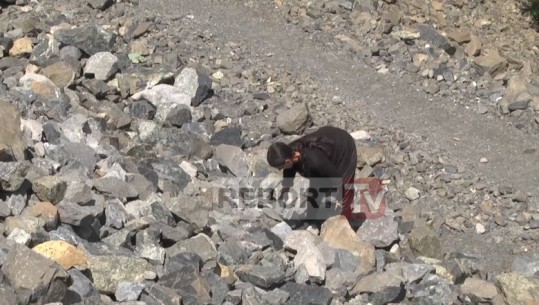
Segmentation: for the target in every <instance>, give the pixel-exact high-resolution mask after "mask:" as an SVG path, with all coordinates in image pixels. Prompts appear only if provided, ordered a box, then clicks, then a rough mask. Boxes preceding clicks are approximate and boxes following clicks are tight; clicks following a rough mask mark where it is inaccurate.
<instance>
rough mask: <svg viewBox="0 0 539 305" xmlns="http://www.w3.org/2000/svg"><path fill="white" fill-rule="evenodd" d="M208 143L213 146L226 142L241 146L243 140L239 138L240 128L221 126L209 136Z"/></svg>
mask: <svg viewBox="0 0 539 305" xmlns="http://www.w3.org/2000/svg"><path fill="white" fill-rule="evenodd" d="M210 144H211V145H214V146H217V145H219V144H228V145H234V146H239V147H241V146H242V144H243V140H242V138H241V128H239V127H226V128H223V129H222V130H220V131H218V132H216V133H215V134H214V135H213V136H212V137H211V140H210Z"/></svg>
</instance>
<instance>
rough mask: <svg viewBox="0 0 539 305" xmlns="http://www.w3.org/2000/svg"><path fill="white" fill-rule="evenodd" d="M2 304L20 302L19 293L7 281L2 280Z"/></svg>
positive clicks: (10, 304)
mask: <svg viewBox="0 0 539 305" xmlns="http://www.w3.org/2000/svg"><path fill="white" fill-rule="evenodd" d="M0 295H1V296H2V297H1V298H0V305H14V304H18V299H17V294H16V293H15V290H14V289H13V287H11V286H9V285H8V284H7V283H1V282H0Z"/></svg>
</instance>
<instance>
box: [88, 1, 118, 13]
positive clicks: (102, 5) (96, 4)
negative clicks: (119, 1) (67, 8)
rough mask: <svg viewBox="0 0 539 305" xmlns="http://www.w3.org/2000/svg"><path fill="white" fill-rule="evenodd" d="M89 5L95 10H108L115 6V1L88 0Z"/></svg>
mask: <svg viewBox="0 0 539 305" xmlns="http://www.w3.org/2000/svg"><path fill="white" fill-rule="evenodd" d="M87 1H88V4H89V5H90V6H91V7H92V8H95V9H98V10H102V11H103V10H106V9H107V8H109V7H110V6H111V5H112V4H114V1H113V0H87Z"/></svg>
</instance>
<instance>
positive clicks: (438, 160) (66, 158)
mask: <svg viewBox="0 0 539 305" xmlns="http://www.w3.org/2000/svg"><path fill="white" fill-rule="evenodd" d="M53 6H54V7H53ZM339 7H340V6H338V7H337V6H336V7H335V8H339ZM135 11H136V1H132V2H130V1H121V2H114V1H95V0H91V1H86V0H85V1H57V2H56V1H55V2H54V3H52V2H46V1H43V3H37V2H30V1H16V3H15V4H12V5H7V6H5V7H4V8H3V9H2V13H1V15H0V27H1V28H2V30H3V31H2V32H3V36H2V37H0V42H1V43H0V45H1V47H2V48H3V50H2V51H1V52H0V54H1V55H2V58H0V71H1V73H0V79H1V80H2V82H1V84H0V121H1V124H0V191H1V193H0V232H2V234H1V235H0V271H1V272H0V292H1V293H0V295H2V298H0V304H10V305H11V304H151V305H153V304H226V305H232V304H276V305H277V304H290V305H292V304H324V305H327V304H333V305H337V304H349V305H352V304H368V303H371V304H387V303H408V304H476V303H478V302H485V303H490V304H503V303H504V302H505V303H506V304H527V305H529V304H534V303H533V302H535V301H536V300H537V299H538V298H539V296H538V294H537V291H539V267H538V265H539V257H538V256H534V255H527V254H525V253H524V252H533V251H534V250H535V249H534V247H536V246H537V241H539V234H538V232H539V231H538V230H537V229H538V228H539V224H538V221H539V214H538V212H539V210H536V208H535V207H534V205H533V201H532V198H529V197H528V195H527V194H526V193H524V192H522V191H520V190H518V189H514V188H513V187H512V186H511V185H495V186H492V185H488V183H486V182H484V181H483V180H482V179H480V178H479V177H476V176H474V174H473V173H469V172H467V171H466V169H465V168H462V167H461V166H460V165H459V164H458V162H456V161H453V160H449V159H448V158H446V157H445V156H444V155H443V153H442V152H437V151H433V150H432V148H429V147H427V146H425V145H424V144H423V143H422V142H421V139H420V138H417V137H414V136H412V135H406V134H403V133H401V132H396V131H393V130H385V129H383V128H381V127H376V126H369V124H368V122H365V125H363V126H354V127H353V129H354V130H353V131H354V132H353V135H354V137H355V138H356V140H357V143H358V149H359V151H360V159H359V160H358V161H359V167H358V176H359V177H377V178H379V179H381V180H384V181H386V182H388V185H387V186H388V188H389V190H390V192H389V193H388V198H387V202H388V204H389V206H388V211H387V213H386V214H384V215H383V217H380V218H378V219H370V220H368V221H366V222H365V223H364V224H363V225H362V226H361V227H360V228H359V229H357V230H355V228H352V227H351V226H350V224H349V223H348V222H347V221H345V220H344V219H343V218H341V217H339V216H334V217H331V218H329V219H327V220H326V221H325V222H324V223H323V224H322V225H321V226H320V227H319V228H318V227H316V226H301V225H300V226H296V225H295V224H294V223H293V222H290V221H288V219H286V217H285V216H286V215H283V214H282V213H280V211H279V210H278V209H273V208H272V203H271V202H270V201H269V200H267V201H263V202H262V203H261V204H260V205H255V206H249V205H247V207H245V206H242V205H241V204H240V203H239V202H237V201H235V200H216V189H217V191H218V190H219V189H218V188H219V187H220V186H219V185H220V183H224V185H223V186H222V187H224V188H234V187H235V186H234V185H233V184H234V183H237V182H238V181H241V182H242V183H247V185H250V186H253V187H258V186H260V185H257V183H263V184H265V185H270V186H274V187H275V186H276V185H278V182H279V173H278V172H275V171H274V170H273V169H271V168H269V167H268V166H267V164H266V162H265V149H266V147H267V145H269V143H271V142H272V141H274V140H276V139H283V140H289V139H292V138H294V137H296V136H299V135H300V134H303V133H305V132H308V131H309V130H312V129H313V128H316V127H317V126H320V125H323V124H325V123H326V122H328V121H336V120H334V118H339V119H340V120H339V121H340V122H341V123H342V124H343V125H345V126H342V127H350V124H352V123H350V122H352V120H350V118H349V117H346V116H342V117H340V114H339V113H338V112H335V111H331V108H334V107H335V104H338V98H337V97H335V98H332V97H327V96H324V94H323V93H321V92H317V91H316V85H315V84H314V83H313V82H312V81H311V80H299V79H294V78H293V77H291V76H290V74H289V73H287V71H286V70H281V69H276V68H272V67H268V66H266V65H264V64H263V62H261V61H260V59H257V58H253V57H249V56H248V55H249V51H248V49H247V48H246V47H245V46H242V45H239V44H236V43H233V42H230V43H228V44H226V45H219V44H217V43H216V42H215V41H214V40H213V39H212V35H211V33H207V32H205V31H203V30H200V29H194V28H190V27H189V20H188V18H177V19H162V20H158V19H153V18H146V19H144V18H142V19H141V18H138V17H137V16H135V14H134V12H135ZM170 29H182V30H178V31H174V32H173V33H168V32H167V31H168V30H170ZM512 84H513V85H512V86H514V87H515V88H516V89H515V92H517V91H518V90H517V89H519V88H520V85H521V84H519V82H518V80H515V81H513V82H512ZM515 94H517V93H515ZM519 96H520V95H519ZM327 100H331V101H332V103H327V102H324V101H327ZM306 101H308V102H306ZM333 103H335V104H333ZM511 105H512V104H511V103H509V104H508V107H509V108H510V107H512V106H511ZM298 180H301V179H300V178H298ZM227 183H229V184H227ZM219 198H220V197H217V199H219ZM232 199H237V198H232ZM263 203H267V204H263ZM464 234H471V235H472V236H475V237H477V238H478V240H483V239H485V238H484V237H483V234H488V235H489V237H488V239H489V240H488V242H489V243H491V244H493V245H494V247H499V248H502V247H504V246H506V245H507V244H510V245H511V246H510V251H511V252H513V253H514V254H517V256H515V257H513V258H512V259H511V260H510V265H509V266H508V267H507V268H505V270H503V272H501V271H502V270H495V269H492V268H493V267H494V268H495V267H497V266H496V264H494V266H493V264H490V263H489V261H488V259H485V258H483V257H479V256H477V255H474V254H473V253H465V252H462V251H454V250H452V248H453V246H455V245H451V241H452V240H454V239H452V238H455V236H456V237H457V238H460V237H461V236H464ZM448 242H449V246H448V245H447V243H448ZM444 243H445V245H444ZM473 243H474V242H473V241H472V244H473ZM483 244H485V242H484V241H483ZM500 255H501V254H500Z"/></svg>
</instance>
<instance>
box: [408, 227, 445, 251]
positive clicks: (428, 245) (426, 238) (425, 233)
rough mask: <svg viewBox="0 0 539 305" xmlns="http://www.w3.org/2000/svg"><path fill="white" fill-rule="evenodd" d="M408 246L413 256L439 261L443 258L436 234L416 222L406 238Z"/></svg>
mask: <svg viewBox="0 0 539 305" xmlns="http://www.w3.org/2000/svg"><path fill="white" fill-rule="evenodd" d="M408 244H409V245H410V249H411V250H412V252H413V254H414V255H415V256H416V257H417V256H426V257H430V258H435V259H441V258H442V256H443V253H442V246H441V241H440V238H439V237H438V235H437V234H436V232H434V231H433V230H432V229H431V228H430V227H428V225H427V224H425V223H423V222H421V221H418V222H416V226H414V228H413V229H412V231H411V232H410V235H409V236H408Z"/></svg>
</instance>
